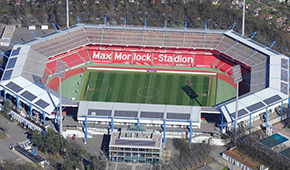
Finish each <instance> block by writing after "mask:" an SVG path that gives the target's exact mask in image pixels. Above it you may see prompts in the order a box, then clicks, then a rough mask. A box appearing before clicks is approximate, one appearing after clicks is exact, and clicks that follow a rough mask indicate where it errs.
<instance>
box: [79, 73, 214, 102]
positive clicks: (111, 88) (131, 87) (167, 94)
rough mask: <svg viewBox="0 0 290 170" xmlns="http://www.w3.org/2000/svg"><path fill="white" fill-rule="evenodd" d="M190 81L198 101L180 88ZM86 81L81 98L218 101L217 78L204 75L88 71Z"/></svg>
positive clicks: (89, 99) (119, 100) (92, 99)
mask: <svg viewBox="0 0 290 170" xmlns="http://www.w3.org/2000/svg"><path fill="white" fill-rule="evenodd" d="M188 80H190V82H191V84H192V90H193V91H194V92H195V93H196V94H197V95H198V97H197V98H196V99H197V100H195V99H190V98H189V97H188V95H187V94H186V93H185V92H184V91H183V90H182V88H181V87H183V86H185V85H189V84H188V83H187V81H188ZM83 82H84V84H83V85H82V86H83V88H82V91H81V94H80V98H79V99H80V100H87V101H106V102H128V103H152V104H172V105H199V103H200V104H201V105H202V106H212V105H214V101H215V91H216V79H215V77H211V76H205V75H190V74H186V75H185V74H165V73H155V72H120V71H87V72H86V75H85V78H84V81H83ZM198 102H199V103H198Z"/></svg>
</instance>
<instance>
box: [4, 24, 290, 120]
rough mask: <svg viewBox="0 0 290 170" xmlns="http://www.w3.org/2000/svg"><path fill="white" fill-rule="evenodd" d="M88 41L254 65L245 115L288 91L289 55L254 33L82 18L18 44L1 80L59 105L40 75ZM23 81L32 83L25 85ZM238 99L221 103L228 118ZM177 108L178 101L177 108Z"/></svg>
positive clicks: (245, 98)
mask: <svg viewBox="0 0 290 170" xmlns="http://www.w3.org/2000/svg"><path fill="white" fill-rule="evenodd" d="M88 44H105V45H125V46H141V47H144V46H149V47H174V48H190V49H208V50H218V51H219V52H220V53H221V54H222V55H225V56H227V57H229V58H230V59H231V60H232V61H233V62H234V63H236V64H241V65H244V66H246V67H249V68H251V76H250V77H251V78H250V82H251V83H250V94H246V95H244V96H241V104H240V108H239V109H240V110H241V112H240V113H241V114H242V113H243V114H242V115H246V114H248V113H249V112H255V111H256V110H257V109H258V106H262V105H261V104H260V103H259V104H257V105H255V106H253V107H251V108H256V107H257V109H256V110H252V109H250V110H249V108H248V107H250V106H251V105H252V104H255V103H257V102H259V101H261V103H262V104H267V105H271V104H273V103H270V104H268V103H263V102H262V101H263V100H264V99H265V98H268V97H271V95H272V94H276V95H278V96H279V97H280V98H281V99H278V98H275V99H277V100H276V101H275V102H274V103H277V102H279V101H281V100H283V99H286V98H287V97H288V93H289V90H288V89H289V87H288V75H289V71H288V69H289V65H288V63H289V60H288V57H286V56H284V55H281V54H279V53H278V52H276V51H273V50H271V49H269V48H267V47H266V46H264V45H261V44H259V43H257V42H255V41H253V40H251V39H249V38H246V37H242V36H241V35H240V34H238V33H236V32H234V31H232V30H208V29H206V30H202V29H189V28H188V29H178V28H166V29H164V28H156V27H146V28H142V27H131V26H126V27H121V26H104V25H86V24H78V25H75V26H72V27H71V28H70V29H65V30H60V31H58V32H55V33H52V34H49V35H46V36H43V37H38V38H36V39H35V40H32V41H29V42H26V43H23V44H19V45H15V46H14V47H13V50H12V52H11V54H10V57H9V59H8V61H7V65H6V68H5V71H4V74H3V76H2V79H1V85H2V86H3V87H6V88H7V89H10V88H9V87H8V86H7V84H9V83H10V82H11V81H12V82H14V83H15V84H16V85H18V86H20V87H21V88H23V90H22V91H21V92H23V91H25V90H27V91H29V92H30V93H31V94H42V95H40V96H38V95H36V96H37V99H42V100H43V101H45V102H46V103H48V104H49V106H47V107H46V108H45V111H46V112H47V113H51V112H52V111H53V110H54V106H57V105H58V97H57V95H56V94H55V93H52V92H51V91H52V90H50V89H48V88H47V87H45V86H44V85H43V84H42V83H41V82H42V81H41V78H42V76H43V75H44V74H45V71H44V70H45V67H46V62H47V61H48V59H49V58H52V57H54V56H56V55H58V54H61V53H65V52H69V51H71V50H73V49H76V48H78V47H81V46H85V45H88ZM24 84H28V85H27V86H25V85H24ZM34 86H35V88H34ZM31 87H33V88H31ZM10 90H12V89H10ZM12 93H13V90H12ZM17 94H18V92H17ZM45 94H46V95H45ZM47 96H53V97H47ZM20 97H21V95H20ZM255 97H256V98H255ZM35 100H36V99H35ZM233 102H234V100H231V101H228V102H225V103H222V104H220V105H219V106H217V107H216V109H217V110H219V111H221V112H222V113H223V114H224V115H225V117H227V120H228V121H230V120H231V119H229V117H230V114H231V113H232V112H233V110H232V106H233ZM32 103H33V105H35V107H39V106H37V104H39V102H37V101H34V100H33V102H32ZM105 105H108V106H107V107H111V106H109V105H110V104H109V103H108V104H105V103H104V106H105ZM116 107H117V106H116ZM118 107H119V106H118ZM120 107H122V106H120ZM131 107H132V108H135V107H136V105H134V104H130V108H131ZM154 107H155V106H154ZM177 108H178V107H173V108H172V109H173V110H174V109H177ZM120 109H121V108H120ZM135 110H136V109H135ZM156 110H162V111H165V112H167V111H166V110H165V108H163V107H162V106H156ZM251 110H252V111H251ZM179 111H180V110H179ZM144 112H147V111H146V108H144ZM120 114H122V113H120ZM144 115H146V113H144ZM139 116H140V115H139ZM193 119H194V118H193Z"/></svg>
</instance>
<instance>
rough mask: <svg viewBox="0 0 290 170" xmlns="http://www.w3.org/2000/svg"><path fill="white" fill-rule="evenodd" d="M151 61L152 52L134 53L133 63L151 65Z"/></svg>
mask: <svg viewBox="0 0 290 170" xmlns="http://www.w3.org/2000/svg"><path fill="white" fill-rule="evenodd" d="M151 63H152V53H145V52H144V53H140V52H138V53H134V55H133V64H134V65H147V66H151Z"/></svg>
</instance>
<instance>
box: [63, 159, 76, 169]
mask: <svg viewBox="0 0 290 170" xmlns="http://www.w3.org/2000/svg"><path fill="white" fill-rule="evenodd" d="M60 169H61V170H71V169H73V166H72V162H71V160H69V159H68V160H65V161H64V162H63V163H62V164H61V167H60Z"/></svg>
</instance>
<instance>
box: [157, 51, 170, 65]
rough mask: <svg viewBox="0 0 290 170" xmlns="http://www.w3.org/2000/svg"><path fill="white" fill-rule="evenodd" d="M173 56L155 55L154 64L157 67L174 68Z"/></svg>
mask: <svg viewBox="0 0 290 170" xmlns="http://www.w3.org/2000/svg"><path fill="white" fill-rule="evenodd" d="M172 63H173V54H166V53H154V57H153V64H154V65H155V66H172Z"/></svg>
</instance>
